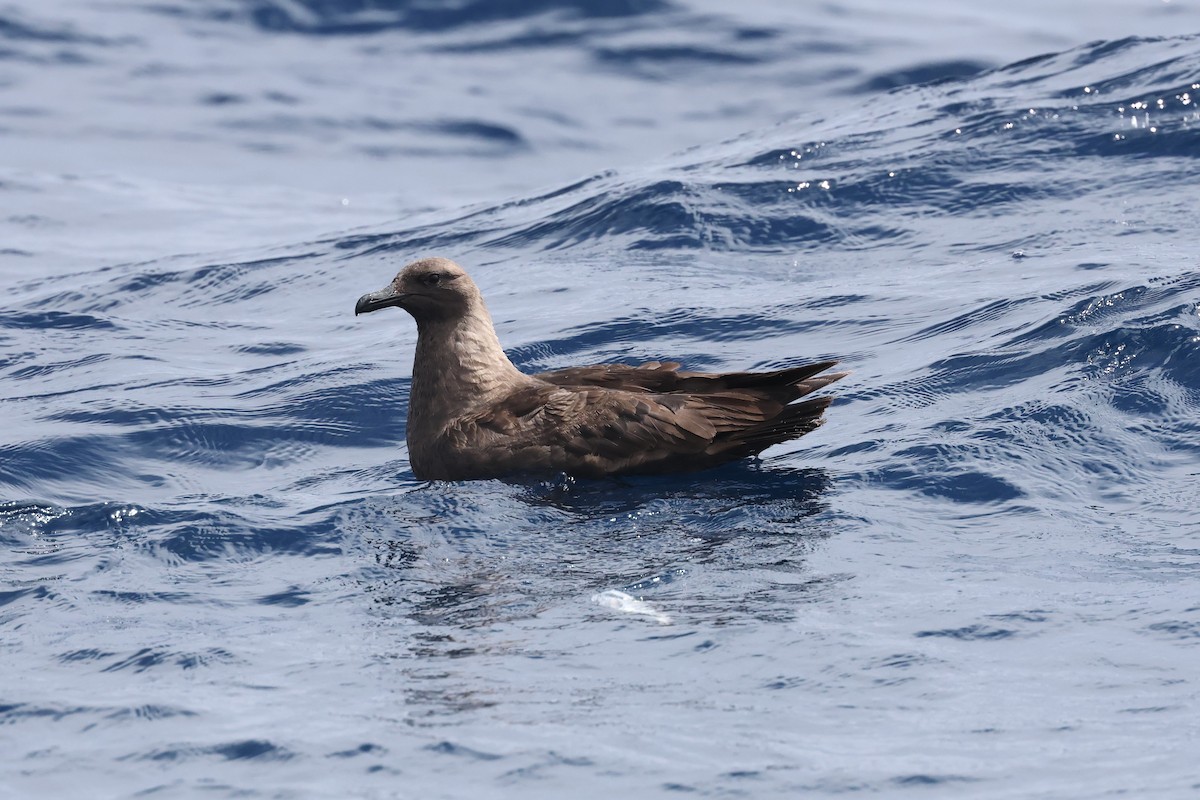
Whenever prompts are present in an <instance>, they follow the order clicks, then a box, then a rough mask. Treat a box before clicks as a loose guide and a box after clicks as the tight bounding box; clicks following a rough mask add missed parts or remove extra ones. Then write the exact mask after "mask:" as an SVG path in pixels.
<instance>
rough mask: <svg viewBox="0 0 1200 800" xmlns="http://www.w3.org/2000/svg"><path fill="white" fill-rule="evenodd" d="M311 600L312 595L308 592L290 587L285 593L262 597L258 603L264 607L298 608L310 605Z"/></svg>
mask: <svg viewBox="0 0 1200 800" xmlns="http://www.w3.org/2000/svg"><path fill="white" fill-rule="evenodd" d="M312 599H313V598H312V595H311V594H310V593H309V592H307V591H305V590H304V589H301V588H299V587H297V586H292V587H290V588H288V589H287V590H286V591H282V592H275V593H274V594H268V595H263V596H262V597H260V598H258V602H259V603H261V604H263V605H264V606H279V607H281V608H299V607H300V606H303V605H308V604H309V603H311V602H312Z"/></svg>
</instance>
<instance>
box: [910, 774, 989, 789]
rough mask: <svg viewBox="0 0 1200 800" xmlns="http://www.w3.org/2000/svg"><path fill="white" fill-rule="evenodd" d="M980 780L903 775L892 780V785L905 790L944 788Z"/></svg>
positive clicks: (953, 776) (943, 776) (946, 776)
mask: <svg viewBox="0 0 1200 800" xmlns="http://www.w3.org/2000/svg"><path fill="white" fill-rule="evenodd" d="M977 780H978V778H972V777H970V776H966V775H929V774H925V773H919V774H915V775H902V776H900V777H897V778H892V779H891V783H893V784H895V785H896V786H900V787H903V788H905V789H910V788H915V787H922V786H942V785H945V784H948V783H973V782H975V781H977Z"/></svg>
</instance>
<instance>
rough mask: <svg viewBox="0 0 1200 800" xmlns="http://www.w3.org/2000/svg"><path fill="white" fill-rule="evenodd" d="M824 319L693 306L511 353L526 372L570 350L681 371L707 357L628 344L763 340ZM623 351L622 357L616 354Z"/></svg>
mask: <svg viewBox="0 0 1200 800" xmlns="http://www.w3.org/2000/svg"><path fill="white" fill-rule="evenodd" d="M827 324H828V323H825V322H822V321H819V320H797V319H789V318H775V317H768V316H765V315H761V314H751V313H743V314H736V315H728V316H719V315H716V314H711V313H705V312H703V311H701V310H698V309H696V308H676V309H671V310H666V311H659V312H656V313H655V314H654V315H627V316H623V317H617V318H615V319H612V320H606V321H604V322H597V323H592V324H590V325H585V326H581V327H579V328H576V329H574V330H572V331H568V332H566V335H564V336H561V337H559V338H557V339H547V340H543V341H541V342H538V343H537V344H536V345H533V346H530V347H525V348H516V349H514V350H513V351H512V353H511V354H510V355H511V356H512V357H513V358H514V361H515V363H517V364H518V366H522V367H524V368H527V369H530V370H539V369H542V368H543V367H545V368H547V369H548V368H555V367H558V366H562V365H561V364H554V363H552V362H554V361H557V360H559V359H562V360H570V359H571V358H572V357H573V356H575V354H578V353H587V352H594V351H596V350H605V351H606V352H610V353H612V354H613V356H614V359H613V360H614V362H615V363H622V364H630V365H637V364H641V363H645V362H647V361H652V360H658V359H665V360H669V361H677V362H680V363H681V364H683V369H685V370H696V371H699V370H703V369H706V368H708V367H710V366H711V358H712V357H711V356H709V355H702V354H699V353H697V354H694V355H691V356H690V357H689V355H688V354H686V353H680V352H673V353H660V352H648V351H647V352H638V351H636V350H635V351H634V353H633V354H630V349H631V347H635V346H637V347H644V346H645V345H642V344H641V343H643V342H654V341H658V340H662V339H672V338H677V337H678V338H684V339H687V338H692V339H697V340H699V339H703V340H704V341H706V342H733V341H742V340H747V339H762V338H764V337H766V336H771V335H784V334H795V333H803V332H806V331H810V330H813V329H816V328H820V327H822V326H824V325H827ZM620 353H624V355H623V356H622V355H618V354H620ZM819 357H820V356H819V354H813V353H809V354H804V355H803V356H797V357H796V359H795V363H800V362H801V361H803V360H805V359H816V358H819Z"/></svg>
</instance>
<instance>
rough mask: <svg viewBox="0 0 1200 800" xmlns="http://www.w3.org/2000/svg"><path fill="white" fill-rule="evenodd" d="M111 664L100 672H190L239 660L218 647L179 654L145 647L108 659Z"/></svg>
mask: <svg viewBox="0 0 1200 800" xmlns="http://www.w3.org/2000/svg"><path fill="white" fill-rule="evenodd" d="M110 660H111V663H109V664H108V665H106V666H104V667H102V668H101V669H100V671H101V672H123V671H126V670H128V671H130V672H133V673H142V672H146V671H148V670H151V669H155V668H158V667H171V668H175V669H180V670H192V669H196V668H198V667H204V666H208V665H211V664H233V663H238V662H239V659H238V658H237V657H236V656H234V655H233V654H232V653H230V652H229V651H228V650H225V649H223V648H220V647H210V648H208V649H207V650H204V651H200V652H186V651H183V652H180V651H171V650H167V649H163V648H153V647H145V648H142V649H141V650H138V651H137V652H135V653H130V654H128V655H124V656H119V657H115V658H114V659H110Z"/></svg>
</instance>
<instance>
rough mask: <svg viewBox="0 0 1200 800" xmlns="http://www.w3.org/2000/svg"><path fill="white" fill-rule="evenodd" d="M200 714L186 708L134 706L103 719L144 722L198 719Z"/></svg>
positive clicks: (119, 710)
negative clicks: (185, 718)
mask: <svg viewBox="0 0 1200 800" xmlns="http://www.w3.org/2000/svg"><path fill="white" fill-rule="evenodd" d="M199 716H200V714H199V713H198V712H196V711H190V710H188V709H186V708H177V707H174V706H164V705H158V704H148V705H142V706H134V707H132V708H119V709H117V710H116V711H113V712H111V713H109V714H106V715H105V719H107V720H112V721H125V720H145V721H154V720H160V719H172V718H175V717H199Z"/></svg>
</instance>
